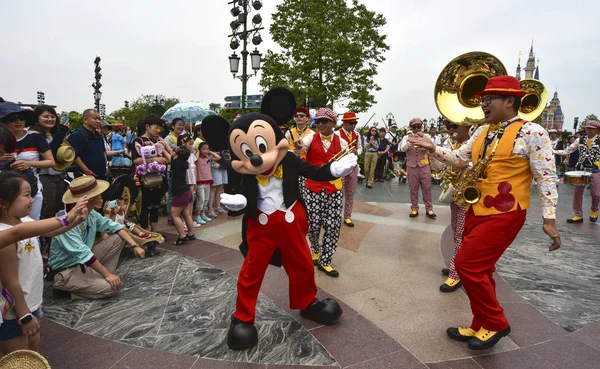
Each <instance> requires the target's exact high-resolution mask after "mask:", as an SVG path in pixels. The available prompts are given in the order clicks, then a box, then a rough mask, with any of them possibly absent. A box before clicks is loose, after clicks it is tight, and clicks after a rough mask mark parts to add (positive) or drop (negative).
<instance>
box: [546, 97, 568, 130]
mask: <svg viewBox="0 0 600 369" xmlns="http://www.w3.org/2000/svg"><path fill="white" fill-rule="evenodd" d="M564 122H565V116H564V114H563V112H562V108H561V107H560V99H559V98H558V91H555V92H554V96H553V97H552V100H550V104H548V106H547V107H546V109H544V112H543V113H542V123H541V124H542V127H544V128H546V129H547V130H548V129H556V130H557V131H562V130H563V124H564Z"/></svg>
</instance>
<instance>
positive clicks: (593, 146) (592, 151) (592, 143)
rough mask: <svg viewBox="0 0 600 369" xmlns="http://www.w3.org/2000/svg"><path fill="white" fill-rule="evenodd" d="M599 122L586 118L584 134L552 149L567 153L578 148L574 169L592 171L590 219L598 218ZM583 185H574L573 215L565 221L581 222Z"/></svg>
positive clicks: (557, 153) (599, 172)
mask: <svg viewBox="0 0 600 369" xmlns="http://www.w3.org/2000/svg"><path fill="white" fill-rule="evenodd" d="M598 131H600V122H598V121H595V120H588V121H587V122H586V124H585V136H582V137H581V138H579V141H575V142H574V143H573V144H571V145H570V146H569V147H567V148H566V149H565V150H556V151H554V154H555V155H569V154H571V153H572V152H574V151H576V150H577V149H579V161H578V162H577V166H576V169H577V170H584V171H589V172H591V173H593V174H592V175H593V178H592V185H591V187H590V192H591V194H592V208H591V209H590V221H592V222H596V221H597V220H598V205H600V136H599V135H598ZM584 190H585V186H575V193H574V194H573V212H574V213H575V216H573V217H572V218H570V219H567V223H582V222H583V191H584Z"/></svg>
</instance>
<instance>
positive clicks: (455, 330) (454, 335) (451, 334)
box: [446, 327, 477, 342]
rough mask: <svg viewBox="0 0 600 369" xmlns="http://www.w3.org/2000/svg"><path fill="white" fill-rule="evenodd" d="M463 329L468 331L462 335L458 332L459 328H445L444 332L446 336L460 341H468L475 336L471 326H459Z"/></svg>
mask: <svg viewBox="0 0 600 369" xmlns="http://www.w3.org/2000/svg"><path fill="white" fill-rule="evenodd" d="M461 329H463V330H470V333H469V334H468V335H462V334H460V331H459V328H454V327H451V328H448V329H446V334H447V335H448V337H450V338H452V339H453V340H455V341H460V342H468V341H469V340H471V339H472V338H474V337H475V333H477V332H475V331H473V330H472V329H471V328H461Z"/></svg>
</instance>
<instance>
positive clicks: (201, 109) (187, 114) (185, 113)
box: [162, 101, 217, 124]
mask: <svg viewBox="0 0 600 369" xmlns="http://www.w3.org/2000/svg"><path fill="white" fill-rule="evenodd" d="M209 115H217V113H215V112H214V111H212V110H210V109H209V107H208V106H207V105H204V104H202V103H199V102H196V101H190V102H185V103H179V104H177V105H175V106H173V107H172V108H170V109H169V110H167V111H166V112H165V113H164V114H163V116H162V119H164V120H166V121H169V122H171V121H172V120H173V119H175V118H181V119H183V120H184V121H185V122H186V123H191V124H194V123H196V122H199V121H202V120H203V119H204V118H206V117H207V116H209Z"/></svg>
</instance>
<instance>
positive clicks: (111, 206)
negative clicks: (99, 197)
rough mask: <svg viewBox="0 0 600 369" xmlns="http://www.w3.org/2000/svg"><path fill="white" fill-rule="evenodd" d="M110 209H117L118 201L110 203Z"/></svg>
mask: <svg viewBox="0 0 600 369" xmlns="http://www.w3.org/2000/svg"><path fill="white" fill-rule="evenodd" d="M107 207H108V208H109V209H114V208H116V207H117V200H112V201H109V202H108V206H107Z"/></svg>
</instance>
